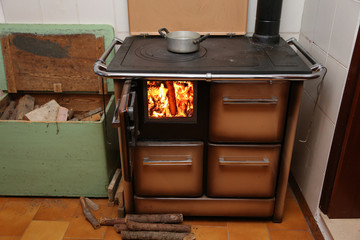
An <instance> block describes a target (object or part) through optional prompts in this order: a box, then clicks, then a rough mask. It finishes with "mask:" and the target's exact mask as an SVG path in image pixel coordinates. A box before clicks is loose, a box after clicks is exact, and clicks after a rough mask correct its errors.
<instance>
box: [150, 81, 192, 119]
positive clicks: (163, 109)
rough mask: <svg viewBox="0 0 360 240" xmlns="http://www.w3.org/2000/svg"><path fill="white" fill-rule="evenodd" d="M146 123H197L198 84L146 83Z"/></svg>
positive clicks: (186, 82) (189, 82) (185, 82)
mask: <svg viewBox="0 0 360 240" xmlns="http://www.w3.org/2000/svg"><path fill="white" fill-rule="evenodd" d="M144 89H145V93H144V94H145V96H144V100H145V102H147V103H145V104H144V105H145V107H144V110H145V113H144V116H145V121H147V122H149V121H154V122H156V121H171V122H196V112H197V108H196V107H195V108H194V106H197V104H196V102H197V99H196V94H195V93H196V83H195V82H192V81H169V80H165V81H156V80H152V81H146V87H145V88H144Z"/></svg>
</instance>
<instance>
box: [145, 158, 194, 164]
mask: <svg viewBox="0 0 360 240" xmlns="http://www.w3.org/2000/svg"><path fill="white" fill-rule="evenodd" d="M192 163H193V160H192V157H191V156H187V155H184V156H181V155H180V156H179V155H177V156H149V157H144V158H143V165H149V166H192Z"/></svg>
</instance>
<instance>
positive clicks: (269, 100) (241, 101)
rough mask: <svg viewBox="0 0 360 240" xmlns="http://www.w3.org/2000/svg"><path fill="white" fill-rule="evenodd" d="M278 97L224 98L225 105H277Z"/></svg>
mask: <svg viewBox="0 0 360 240" xmlns="http://www.w3.org/2000/svg"><path fill="white" fill-rule="evenodd" d="M278 101H279V99H278V98H277V97H271V98H229V97H223V104H277V103H278Z"/></svg>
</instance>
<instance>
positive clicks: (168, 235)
mask: <svg viewBox="0 0 360 240" xmlns="http://www.w3.org/2000/svg"><path fill="white" fill-rule="evenodd" d="M121 239H123V240H126V239H139V240H142V239H156V240H194V239H196V237H195V235H194V234H193V233H175V232H146V231H121Z"/></svg>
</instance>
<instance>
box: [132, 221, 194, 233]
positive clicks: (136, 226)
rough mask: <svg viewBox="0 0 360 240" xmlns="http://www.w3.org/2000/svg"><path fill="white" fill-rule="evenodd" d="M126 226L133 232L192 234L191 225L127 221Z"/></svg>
mask: <svg viewBox="0 0 360 240" xmlns="http://www.w3.org/2000/svg"><path fill="white" fill-rule="evenodd" d="M126 226H127V227H128V229H129V230H132V231H155V232H182V233H190V232H191V226H190V225H182V224H165V223H139V222H133V221H127V222H126Z"/></svg>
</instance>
